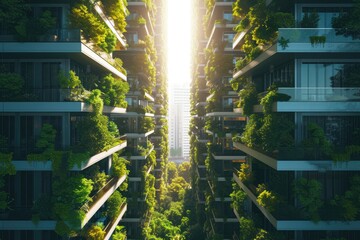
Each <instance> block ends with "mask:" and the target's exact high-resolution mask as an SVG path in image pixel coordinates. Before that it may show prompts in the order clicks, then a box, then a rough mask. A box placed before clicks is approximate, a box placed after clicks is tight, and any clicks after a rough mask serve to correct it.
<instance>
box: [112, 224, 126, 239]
mask: <svg viewBox="0 0 360 240" xmlns="http://www.w3.org/2000/svg"><path fill="white" fill-rule="evenodd" d="M112 239H113V240H125V239H126V231H125V227H124V226H116V228H115V231H114V233H113V235H112Z"/></svg>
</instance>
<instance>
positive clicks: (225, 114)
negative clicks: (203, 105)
mask: <svg viewBox="0 0 360 240" xmlns="http://www.w3.org/2000/svg"><path fill="white" fill-rule="evenodd" d="M205 116H206V117H243V114H242V113H241V112H211V113H207V114H206V115H205Z"/></svg>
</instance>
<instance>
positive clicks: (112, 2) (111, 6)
mask: <svg viewBox="0 0 360 240" xmlns="http://www.w3.org/2000/svg"><path fill="white" fill-rule="evenodd" d="M101 3H102V4H103V5H104V8H103V9H104V11H105V12H106V13H107V14H108V15H109V16H110V17H111V19H112V20H113V21H114V25H115V26H116V27H117V28H118V29H119V30H120V31H121V32H126V16H127V15H129V11H128V10H127V8H126V6H127V5H128V4H127V0H101Z"/></svg>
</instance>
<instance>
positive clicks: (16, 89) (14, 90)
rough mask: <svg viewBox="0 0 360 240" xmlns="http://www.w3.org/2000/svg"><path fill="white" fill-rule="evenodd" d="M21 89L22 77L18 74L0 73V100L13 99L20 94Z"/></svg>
mask: <svg viewBox="0 0 360 240" xmlns="http://www.w3.org/2000/svg"><path fill="white" fill-rule="evenodd" d="M0 70H1V68H0ZM23 89H24V79H23V78H22V77H21V76H20V75H19V74H17V73H0V90H1V96H0V101H9V100H15V99H16V98H18V97H19V96H21V94H22V91H23Z"/></svg>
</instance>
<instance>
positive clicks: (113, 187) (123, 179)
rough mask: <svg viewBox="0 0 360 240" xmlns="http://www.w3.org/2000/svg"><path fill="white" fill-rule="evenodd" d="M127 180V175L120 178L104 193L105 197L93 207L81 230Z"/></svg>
mask: <svg viewBox="0 0 360 240" xmlns="http://www.w3.org/2000/svg"><path fill="white" fill-rule="evenodd" d="M126 178H127V176H126V175H124V176H122V177H121V178H119V179H118V181H117V182H116V183H115V184H114V185H113V186H112V187H111V188H110V189H109V190H108V191H107V192H106V193H104V195H103V196H102V197H101V198H100V199H99V201H98V202H96V203H95V204H94V205H92V207H91V208H90V209H89V211H88V212H87V213H86V215H85V218H84V220H83V221H82V223H81V228H83V227H84V226H85V225H86V223H88V221H89V220H90V219H91V218H92V217H93V216H94V215H95V213H96V212H97V211H98V210H99V209H100V207H101V206H102V205H104V203H105V202H106V201H107V200H108V199H109V197H110V196H111V195H112V194H113V193H114V192H115V191H116V189H117V188H118V187H119V186H120V185H121V184H122V183H123V182H124V181H125V180H126Z"/></svg>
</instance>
